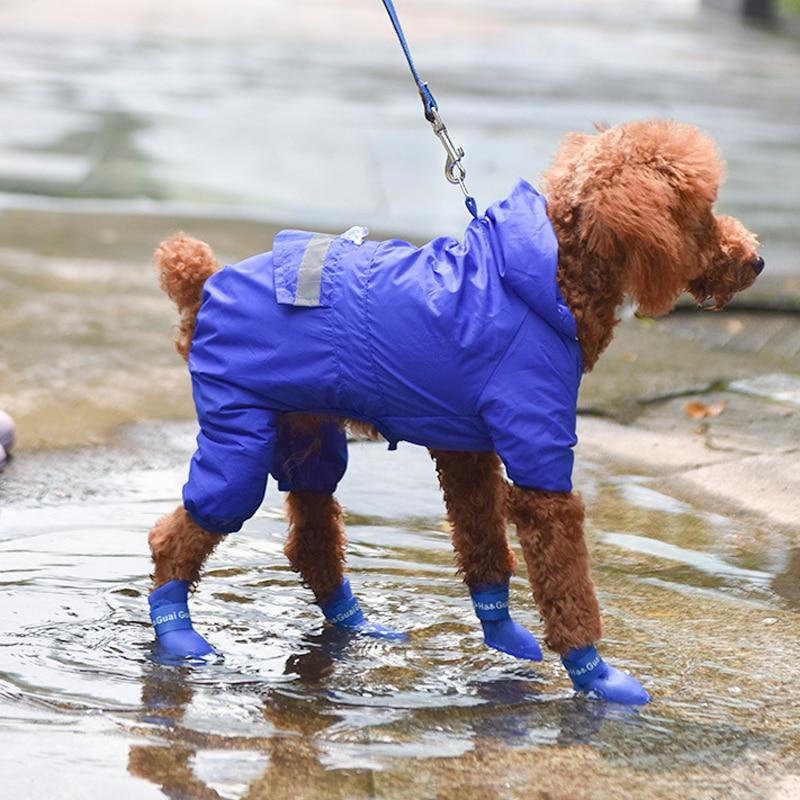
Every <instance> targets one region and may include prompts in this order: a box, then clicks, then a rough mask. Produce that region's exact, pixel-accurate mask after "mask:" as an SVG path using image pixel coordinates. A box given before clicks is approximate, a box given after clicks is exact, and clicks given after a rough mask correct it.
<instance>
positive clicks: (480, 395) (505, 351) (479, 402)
mask: <svg viewBox="0 0 800 800" xmlns="http://www.w3.org/2000/svg"><path fill="white" fill-rule="evenodd" d="M532 313H533V312H532V311H531V310H530V309H527V311H526V312H525V314H524V315H523V317H522V320H521V321H520V323H519V325H518V326H517V329H516V330H515V331H514V333H513V335H512V336H511V337H510V338H509V340H508V344H507V345H506V346H505V347H504V348H503V354H502V355H501V356H500V358H498V359H497V363H496V364H495V365H494V367H493V369H492V371H491V372H490V373H489V377H488V378H487V379H486V380H485V381H484V384H483V386H482V387H481V390H480V392H478V399H477V401H476V402H475V410H474V412H473V413H474V414H475V416H476V417H482V414H481V411H480V408H481V405H482V404H483V395H484V394H485V393H486V390H487V388H488V387H489V384H490V383H491V382H492V378H494V374H495V373H496V372H497V370H498V369H500V366H501V364H502V363H503V361H504V360H505V357H506V356H507V355H508V351H509V350H510V349H511V345H513V344H514V342H515V341H516V340H517V336H519V333H520V331H521V330H522V326H523V325H524V324H525V322H526V320H527V319H528V316H529V315H530V314H532ZM492 441H494V437H492Z"/></svg>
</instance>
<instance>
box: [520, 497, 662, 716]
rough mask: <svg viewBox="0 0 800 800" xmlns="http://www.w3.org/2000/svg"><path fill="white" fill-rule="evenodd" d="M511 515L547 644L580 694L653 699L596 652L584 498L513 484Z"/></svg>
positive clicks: (596, 616) (598, 628)
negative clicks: (542, 620)
mask: <svg viewBox="0 0 800 800" xmlns="http://www.w3.org/2000/svg"><path fill="white" fill-rule="evenodd" d="M509 516H510V517H511V520H512V521H513V522H514V524H515V525H516V526H517V533H518V535H519V539H520V544H521V545H522V553H523V556H524V557H525V563H526V565H527V567H528V580H529V581H530V585H531V589H532V590H533V596H534V599H535V600H536V603H537V605H538V606H539V610H540V612H541V614H542V617H543V619H544V625H545V642H546V644H547V645H548V647H550V648H552V649H553V650H555V651H556V652H557V653H558V654H559V655H560V656H561V659H562V661H563V663H564V666H565V667H566V669H567V672H568V673H569V675H570V677H571V678H572V682H573V684H574V686H575V688H576V689H577V690H578V691H585V692H593V693H594V694H596V695H597V696H599V697H601V698H603V699H606V700H610V701H612V702H620V703H629V704H635V705H638V704H642V703H646V702H647V701H648V699H649V697H648V694H647V692H646V691H645V690H644V689H643V688H642V686H641V685H640V684H639V682H638V681H637V680H636V679H635V678H632V677H631V676H630V675H627V674H626V673H624V672H621V671H620V670H617V669H615V668H614V667H610V666H608V665H607V664H606V663H605V662H604V661H603V659H602V658H601V657H600V656H599V655H598V654H597V650H596V649H595V646H594V645H595V642H597V640H598V639H599V638H600V636H601V635H602V622H601V619H600V608H599V606H598V603H597V597H596V595H595V590H594V584H593V583H592V578H591V575H590V572H589V550H588V548H587V546H586V539H585V536H584V530H583V519H584V506H583V501H582V500H581V497H580V495H578V494H574V493H571V492H549V491H541V490H537V489H523V488H520V487H518V486H513V487H512V488H511V490H510V492H509Z"/></svg>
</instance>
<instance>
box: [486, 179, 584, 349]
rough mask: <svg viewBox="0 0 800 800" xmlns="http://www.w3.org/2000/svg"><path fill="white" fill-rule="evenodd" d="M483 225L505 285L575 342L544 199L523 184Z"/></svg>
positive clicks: (519, 183) (490, 211) (492, 210)
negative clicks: (557, 274) (561, 287)
mask: <svg viewBox="0 0 800 800" xmlns="http://www.w3.org/2000/svg"><path fill="white" fill-rule="evenodd" d="M483 219H484V220H486V222H487V223H488V225H489V235H490V236H491V237H492V238H493V241H494V243H495V247H496V249H495V253H496V254H497V255H499V257H498V258H497V268H498V271H499V273H500V276H501V277H502V279H503V281H504V282H505V283H506V284H507V285H508V286H510V287H511V288H512V289H513V290H514V291H515V292H516V293H517V294H518V295H519V297H520V298H521V299H522V300H524V301H525V303H526V305H527V306H528V307H529V308H530V309H531V310H532V311H533V312H534V313H536V314H538V315H539V316H540V317H541V318H542V319H544V320H545V321H546V322H547V323H548V324H549V325H551V326H552V327H553V328H555V330H557V331H559V332H561V333H563V334H565V335H566V336H569V337H570V338H573V339H574V338H575V337H576V335H577V327H576V324H575V318H574V317H573V316H572V313H571V312H570V310H569V308H568V307H567V305H566V303H565V302H564V298H563V297H562V296H561V292H560V291H559V288H558V283H557V282H556V270H557V268H558V240H557V239H556V234H555V232H554V230H553V225H552V223H551V222H550V218H549V217H548V216H547V201H546V200H545V199H544V197H542V195H541V194H539V192H537V191H536V189H534V188H533V186H531V185H530V183H528V181H526V180H524V179H523V178H520V179H519V180H518V181H517V183H516V184H515V185H514V188H513V189H512V190H511V193H510V194H509V195H508V197H506V198H505V199H503V200H501V201H499V202H497V203H495V204H494V205H492V206H490V207H489V208H488V209H487V210H486V215H485V217H484V218H483ZM472 224H473V225H474V224H485V223H483V220H476V221H475V222H473V223H472Z"/></svg>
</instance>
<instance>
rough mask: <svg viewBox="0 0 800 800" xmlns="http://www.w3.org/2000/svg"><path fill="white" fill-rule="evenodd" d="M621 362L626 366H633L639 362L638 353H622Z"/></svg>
mask: <svg viewBox="0 0 800 800" xmlns="http://www.w3.org/2000/svg"><path fill="white" fill-rule="evenodd" d="M622 360H623V361H624V362H625V363H627V364H635V363H636V362H637V361H638V360H639V354H638V353H623V354H622Z"/></svg>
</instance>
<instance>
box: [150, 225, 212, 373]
mask: <svg viewBox="0 0 800 800" xmlns="http://www.w3.org/2000/svg"><path fill="white" fill-rule="evenodd" d="M154 259H155V264H156V267H157V268H158V274H159V282H160V284H161V288H162V289H163V290H164V291H165V292H166V293H167V295H168V296H169V298H170V300H172V301H173V302H174V303H175V305H176V306H177V307H178V311H179V312H180V315H181V318H180V322H179V323H178V333H177V336H176V337H175V347H176V349H177V350H178V352H179V353H180V354H181V356H182V357H183V359H184V360H186V359H188V357H189V347H190V346H191V344H192V336H193V335H194V324H195V318H196V317H197V311H198V309H199V308H200V303H201V301H202V299H203V284H204V283H205V282H206V280H207V279H208V278H209V277H210V276H211V275H213V274H214V272H216V271H217V269H218V266H219V265H218V264H217V262H216V260H215V259H214V253H213V252H212V250H211V248H210V247H209V246H208V245H207V244H206V243H205V242H201V241H200V240H199V239H192V238H191V236H187V235H186V234H185V233H176V234H173V235H172V236H170V238H169V239H165V240H164V241H163V242H161V244H160V245H159V246H158V248H157V249H156V252H155V255H154Z"/></svg>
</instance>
